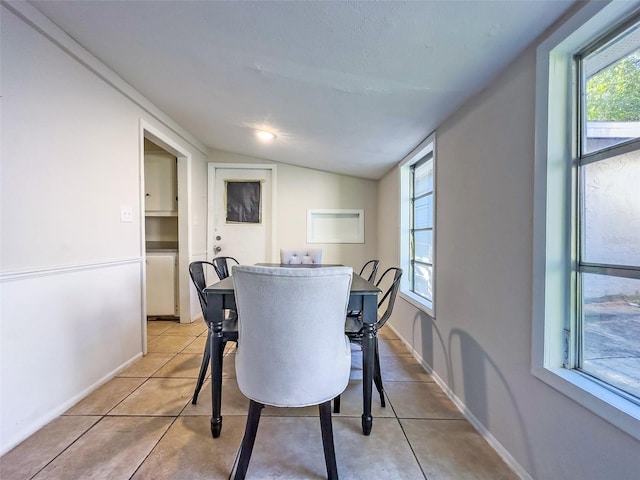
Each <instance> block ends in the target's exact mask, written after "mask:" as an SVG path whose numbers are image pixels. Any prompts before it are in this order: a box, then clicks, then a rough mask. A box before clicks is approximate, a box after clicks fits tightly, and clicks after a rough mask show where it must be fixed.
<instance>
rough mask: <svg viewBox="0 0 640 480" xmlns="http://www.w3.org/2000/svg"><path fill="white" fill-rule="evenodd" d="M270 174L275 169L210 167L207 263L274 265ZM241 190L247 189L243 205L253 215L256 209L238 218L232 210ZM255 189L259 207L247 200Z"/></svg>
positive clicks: (236, 213) (212, 165) (268, 167)
mask: <svg viewBox="0 0 640 480" xmlns="http://www.w3.org/2000/svg"><path fill="white" fill-rule="evenodd" d="M262 167H267V168H262ZM212 170H213V172H212ZM212 173H213V174H212ZM274 173H275V167H271V166H262V165H256V166H249V165H247V166H238V165H237V164H235V165H234V166H233V168H228V167H227V166H226V165H221V164H215V165H214V164H210V168H209V187H210V188H209V194H210V197H209V198H210V202H209V209H210V212H209V220H210V222H209V239H208V251H209V258H208V259H207V260H209V261H211V259H212V258H214V257H218V256H226V257H234V258H236V259H237V260H238V261H239V262H240V263H241V264H243V265H253V264H255V263H261V262H273V261H275V260H273V255H272V248H273V231H274V226H273V191H272V190H273V181H274V178H273V177H274ZM212 177H213V178H212ZM247 184H248V185H247ZM244 188H246V189H247V191H246V193H245V194H244V202H245V204H247V205H248V209H249V210H252V211H253V213H256V208H257V214H249V215H243V214H242V213H240V214H238V208H235V207H237V206H238V202H239V200H240V201H241V200H242V199H241V198H239V197H238V196H237V195H236V194H235V193H237V192H240V194H241V196H242V192H243V189H244ZM256 189H257V190H259V195H258V196H259V205H257V200H258V197H253V198H250V197H251V194H252V193H255V192H256ZM247 205H245V207H247ZM241 207H242V205H241Z"/></svg>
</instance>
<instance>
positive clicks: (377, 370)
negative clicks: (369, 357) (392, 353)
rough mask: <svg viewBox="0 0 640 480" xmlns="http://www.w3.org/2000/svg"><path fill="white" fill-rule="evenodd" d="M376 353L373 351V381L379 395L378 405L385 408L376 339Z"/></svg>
mask: <svg viewBox="0 0 640 480" xmlns="http://www.w3.org/2000/svg"><path fill="white" fill-rule="evenodd" d="M375 346H376V351H375V363H374V366H373V381H374V383H375V384H376V388H377V389H378V393H379V394H380V405H382V407H383V408H384V407H386V404H385V401H384V387H383V386H382V373H381V371H380V353H379V351H378V339H377V338H376V342H375Z"/></svg>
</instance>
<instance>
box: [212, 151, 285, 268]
mask: <svg viewBox="0 0 640 480" xmlns="http://www.w3.org/2000/svg"><path fill="white" fill-rule="evenodd" d="M276 167H277V166H276V165H275V164H273V163H209V164H207V259H209V258H213V257H212V256H211V255H212V254H213V239H214V238H215V232H214V231H213V230H214V215H215V198H216V196H215V194H216V188H215V183H216V182H215V180H216V169H225V170H229V169H236V170H271V208H270V210H271V238H270V241H271V252H270V256H271V258H270V259H267V261H268V262H273V261H275V260H274V259H276V258H280V256H279V254H278V255H276V225H277V216H276V210H277V209H276V205H277V198H276V180H277V168H276Z"/></svg>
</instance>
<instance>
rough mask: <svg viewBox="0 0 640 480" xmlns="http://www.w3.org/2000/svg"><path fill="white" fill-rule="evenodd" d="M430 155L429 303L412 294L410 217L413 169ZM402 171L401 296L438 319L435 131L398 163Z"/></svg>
mask: <svg viewBox="0 0 640 480" xmlns="http://www.w3.org/2000/svg"><path fill="white" fill-rule="evenodd" d="M429 155H431V156H432V161H433V190H432V195H433V222H432V236H433V237H432V241H433V252H432V265H431V282H432V285H433V287H432V297H433V298H432V299H431V300H429V299H427V298H425V297H423V296H421V295H418V294H416V293H414V292H413V291H412V285H413V274H412V272H413V268H412V249H411V239H412V235H411V228H412V221H411V216H412V212H413V205H412V198H413V192H412V174H411V169H412V167H413V166H414V165H416V164H417V163H419V162H420V161H421V160H422V159H424V158H425V157H427V156H429ZM398 168H399V170H400V175H399V181H400V188H399V190H400V212H399V218H400V248H399V252H400V258H399V260H398V264H399V265H400V266H401V268H402V269H403V271H404V272H406V274H405V275H403V276H402V279H401V280H400V290H399V292H398V293H399V295H400V297H402V298H403V299H405V300H406V301H408V302H409V303H410V304H412V305H413V306H414V307H416V308H418V309H420V310H422V311H423V312H425V313H427V314H428V315H430V316H431V317H434V318H435V297H436V250H437V247H436V243H437V241H436V230H437V224H436V218H437V216H436V203H437V162H436V135H435V132H434V133H432V134H431V135H429V136H428V137H427V138H426V139H424V140H423V141H422V142H421V143H420V144H419V145H418V146H417V147H416V148H414V149H413V150H412V151H411V152H410V153H409V154H408V155H407V156H406V157H405V158H404V159H403V160H402V161H401V162H400V163H399V164H398Z"/></svg>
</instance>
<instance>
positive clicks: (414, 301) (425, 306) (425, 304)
mask: <svg viewBox="0 0 640 480" xmlns="http://www.w3.org/2000/svg"><path fill="white" fill-rule="evenodd" d="M398 294H399V295H400V297H402V298H404V299H405V300H406V301H407V302H409V303H410V304H411V305H413V306H414V307H416V308H417V309H419V310H422V311H423V312H424V313H426V314H427V315H429V316H430V317H431V318H436V315H435V312H434V310H433V302H429V301H427V300H425V299H424V298H422V297H420V296H419V295H416V294H415V293H413V292H410V291H401V292H398Z"/></svg>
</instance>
